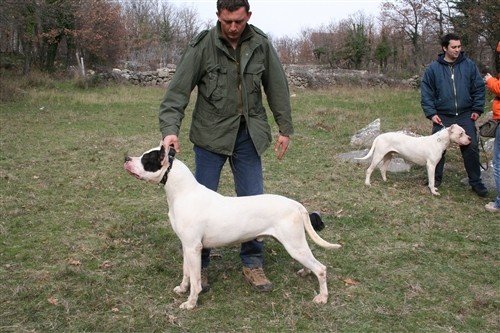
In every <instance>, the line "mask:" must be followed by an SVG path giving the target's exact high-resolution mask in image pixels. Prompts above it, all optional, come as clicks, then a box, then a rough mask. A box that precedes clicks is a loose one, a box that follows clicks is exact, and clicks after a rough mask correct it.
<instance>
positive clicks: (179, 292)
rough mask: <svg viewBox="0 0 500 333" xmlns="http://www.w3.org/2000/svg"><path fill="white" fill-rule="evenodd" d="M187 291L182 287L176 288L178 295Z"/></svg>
mask: <svg viewBox="0 0 500 333" xmlns="http://www.w3.org/2000/svg"><path fill="white" fill-rule="evenodd" d="M186 291H187V289H186V288H182V287H181V286H177V287H175V288H174V292H175V293H176V294H178V295H181V294H184V293H185V292H186Z"/></svg>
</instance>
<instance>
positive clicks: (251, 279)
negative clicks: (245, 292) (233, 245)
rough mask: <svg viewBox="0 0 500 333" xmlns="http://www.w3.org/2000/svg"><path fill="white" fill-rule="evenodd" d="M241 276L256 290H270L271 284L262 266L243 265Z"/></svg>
mask: <svg viewBox="0 0 500 333" xmlns="http://www.w3.org/2000/svg"><path fill="white" fill-rule="evenodd" d="M243 276H244V277H245V280H247V282H248V283H250V285H252V287H254V288H255V289H257V290H258V291H271V290H273V284H272V283H271V282H270V281H269V280H268V279H267V277H266V275H265V274H264V270H263V269H262V267H256V268H249V267H243Z"/></svg>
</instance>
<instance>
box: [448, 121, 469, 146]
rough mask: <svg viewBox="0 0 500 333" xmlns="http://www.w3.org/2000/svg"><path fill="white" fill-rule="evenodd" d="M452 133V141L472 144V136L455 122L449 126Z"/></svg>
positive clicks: (462, 144) (449, 131)
mask: <svg viewBox="0 0 500 333" xmlns="http://www.w3.org/2000/svg"><path fill="white" fill-rule="evenodd" d="M447 130H448V133H449V135H450V142H453V143H456V144H458V145H460V146H466V145H468V144H470V136H468V135H467V133H465V130H464V129H463V128H462V127H461V126H459V125H457V124H453V125H451V126H450V127H448V128H447Z"/></svg>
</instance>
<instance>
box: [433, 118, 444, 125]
mask: <svg viewBox="0 0 500 333" xmlns="http://www.w3.org/2000/svg"><path fill="white" fill-rule="evenodd" d="M431 119H432V121H433V122H434V123H436V124H438V125H441V126H443V121H442V120H441V118H439V116H438V115H434V116H432V118H431Z"/></svg>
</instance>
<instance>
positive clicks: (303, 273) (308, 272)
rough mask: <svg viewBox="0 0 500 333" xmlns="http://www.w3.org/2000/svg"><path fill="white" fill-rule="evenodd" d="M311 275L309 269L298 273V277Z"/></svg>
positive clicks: (303, 269)
mask: <svg viewBox="0 0 500 333" xmlns="http://www.w3.org/2000/svg"><path fill="white" fill-rule="evenodd" d="M310 273H311V271H310V270H309V269H307V268H302V269H301V270H300V271H298V272H297V275H298V276H302V277H304V276H306V275H309V274H310Z"/></svg>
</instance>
